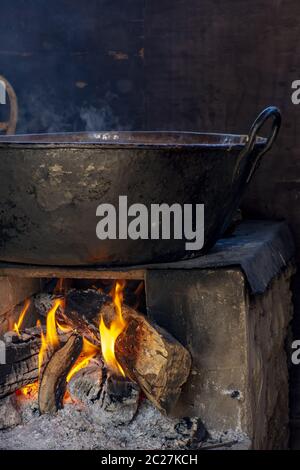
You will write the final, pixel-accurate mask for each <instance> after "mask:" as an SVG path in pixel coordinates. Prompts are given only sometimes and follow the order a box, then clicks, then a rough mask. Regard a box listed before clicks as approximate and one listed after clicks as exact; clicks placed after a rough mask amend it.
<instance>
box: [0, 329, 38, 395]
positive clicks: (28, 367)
mask: <svg viewBox="0 0 300 470" xmlns="http://www.w3.org/2000/svg"><path fill="white" fill-rule="evenodd" d="M3 340H4V343H5V346H6V364H3V365H0V398H3V397H5V396H6V395H9V394H11V393H13V392H15V391H17V390H18V389H20V388H22V387H24V386H25V385H28V384H30V383H33V382H35V381H36V380H37V379H38V375H39V370H38V355H39V350H40V347H41V330H40V329H39V328H36V327H34V328H27V329H26V330H25V332H23V333H21V334H20V335H18V334H17V333H15V332H8V333H6V334H5V335H4V338H3Z"/></svg>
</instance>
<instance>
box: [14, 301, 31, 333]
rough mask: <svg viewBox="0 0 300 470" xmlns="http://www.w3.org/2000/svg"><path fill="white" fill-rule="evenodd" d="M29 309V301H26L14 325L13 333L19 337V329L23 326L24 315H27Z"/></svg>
mask: <svg viewBox="0 0 300 470" xmlns="http://www.w3.org/2000/svg"><path fill="white" fill-rule="evenodd" d="M29 307H30V300H29V299H27V300H26V302H25V305H24V307H23V309H22V312H21V313H20V316H19V319H18V321H17V323H15V324H14V331H15V332H16V333H18V335H19V336H20V329H21V326H22V324H23V321H24V318H25V315H26V313H27V311H28V309H29Z"/></svg>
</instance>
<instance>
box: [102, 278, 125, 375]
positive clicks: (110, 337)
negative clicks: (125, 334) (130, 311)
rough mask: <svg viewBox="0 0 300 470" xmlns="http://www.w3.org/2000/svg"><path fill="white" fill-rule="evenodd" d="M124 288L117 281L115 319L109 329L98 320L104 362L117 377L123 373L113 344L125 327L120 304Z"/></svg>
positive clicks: (114, 296) (121, 282) (114, 298)
mask: <svg viewBox="0 0 300 470" xmlns="http://www.w3.org/2000/svg"><path fill="white" fill-rule="evenodd" d="M124 287H125V281H117V282H116V284H115V288H114V291H113V302H114V305H115V318H114V319H113V320H112V322H111V324H110V326H109V328H108V327H107V326H106V325H105V322H104V319H103V317H102V316H101V319H100V327H99V330H100V338H101V348H102V354H103V358H104V361H105V363H106V365H107V367H108V368H109V369H110V370H112V371H113V372H115V373H116V374H117V375H120V374H121V375H123V377H125V372H124V370H123V368H122V366H121V365H120V364H119V362H118V361H117V358H116V356H115V344H116V340H117V338H118V337H119V335H120V334H121V333H122V331H123V330H124V329H125V327H126V322H125V320H124V318H123V314H122V303H123V290H124Z"/></svg>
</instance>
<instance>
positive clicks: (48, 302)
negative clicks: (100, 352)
mask: <svg viewBox="0 0 300 470" xmlns="http://www.w3.org/2000/svg"><path fill="white" fill-rule="evenodd" d="M101 295H102V294H100V293H99V294H98V297H100V296H101ZM58 298H61V296H56V295H53V294H45V293H43V294H38V295H36V296H35V299H34V304H35V308H36V309H37V312H38V314H39V315H41V316H42V317H44V318H46V316H47V313H48V312H49V310H50V309H51V308H52V307H53V305H54V302H55V300H56V299H58ZM102 304H103V301H102V303H101V305H102ZM99 310H100V307H99ZM99 310H98V312H99ZM56 319H57V321H58V323H60V324H62V325H67V326H68V327H70V328H71V329H72V330H73V331H74V332H77V333H79V334H80V335H81V336H84V337H85V338H86V339H88V340H89V341H90V342H91V343H93V344H95V345H97V346H99V344H100V335H99V328H98V326H99V325H98V324H97V321H96V319H93V321H92V320H91V319H89V318H88V317H87V316H86V312H83V311H82V310H81V311H80V312H78V310H76V309H75V308H74V309H71V308H69V307H68V306H67V305H66V308H65V311H64V310H63V309H62V308H61V307H58V309H57V311H56Z"/></svg>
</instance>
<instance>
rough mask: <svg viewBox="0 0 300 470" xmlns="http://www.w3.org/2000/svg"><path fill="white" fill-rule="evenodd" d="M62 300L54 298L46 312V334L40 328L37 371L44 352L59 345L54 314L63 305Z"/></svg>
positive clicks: (41, 362) (40, 365)
mask: <svg viewBox="0 0 300 470" xmlns="http://www.w3.org/2000/svg"><path fill="white" fill-rule="evenodd" d="M63 305H64V301H63V299H56V300H55V302H54V305H53V307H52V308H51V309H50V310H49V312H48V314H47V320H46V335H44V333H43V331H42V329H41V343H42V344H41V348H40V351H39V357H38V363H39V372H40V371H41V368H42V365H43V361H44V356H45V353H46V352H47V351H48V349H49V348H53V349H56V348H57V347H58V346H59V337H58V334H57V330H56V320H55V314H56V311H57V309H58V308H59V307H63ZM38 326H39V327H40V328H41V326H40V322H39V321H38Z"/></svg>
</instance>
